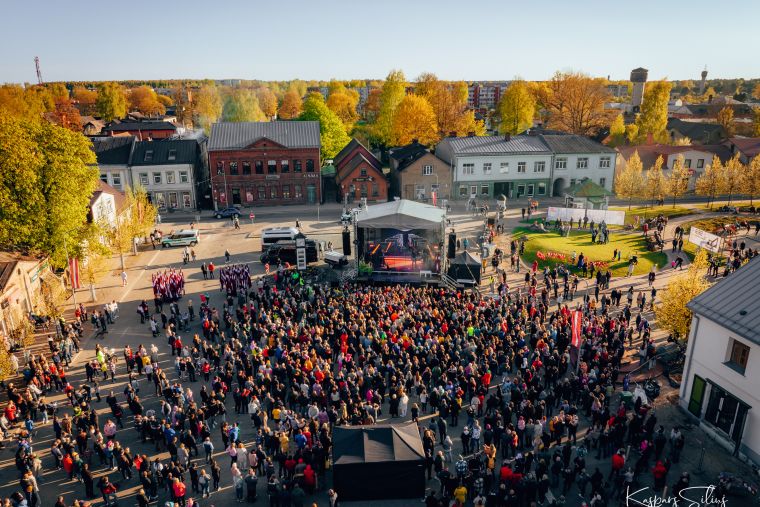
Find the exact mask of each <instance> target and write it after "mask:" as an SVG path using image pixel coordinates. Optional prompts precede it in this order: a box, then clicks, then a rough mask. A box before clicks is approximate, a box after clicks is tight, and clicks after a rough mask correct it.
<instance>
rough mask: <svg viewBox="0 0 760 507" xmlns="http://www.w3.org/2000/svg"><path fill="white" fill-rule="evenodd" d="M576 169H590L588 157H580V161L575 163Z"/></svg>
mask: <svg viewBox="0 0 760 507" xmlns="http://www.w3.org/2000/svg"><path fill="white" fill-rule="evenodd" d="M575 168H576V169H586V168H588V157H578V161H577V162H576V163H575Z"/></svg>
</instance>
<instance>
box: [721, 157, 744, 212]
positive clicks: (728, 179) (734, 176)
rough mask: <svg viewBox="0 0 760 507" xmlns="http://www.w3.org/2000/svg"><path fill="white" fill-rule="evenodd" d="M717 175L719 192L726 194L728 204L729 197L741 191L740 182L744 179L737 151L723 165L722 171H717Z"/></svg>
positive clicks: (742, 165) (729, 202)
mask: <svg viewBox="0 0 760 507" xmlns="http://www.w3.org/2000/svg"><path fill="white" fill-rule="evenodd" d="M718 176H719V180H718V181H719V187H718V188H719V193H720V194H723V195H728V205H729V206H730V205H731V198H732V197H733V196H734V194H738V193H741V192H739V189H741V188H742V182H743V181H744V180H745V177H744V164H742V162H741V160H739V154H738V153H737V154H736V155H734V156H733V158H731V160H729V161H728V162H726V163H725V164H724V165H723V167H722V171H720V173H718Z"/></svg>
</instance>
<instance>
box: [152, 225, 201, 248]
mask: <svg viewBox="0 0 760 507" xmlns="http://www.w3.org/2000/svg"><path fill="white" fill-rule="evenodd" d="M200 240H201V235H200V232H198V230H197V229H184V230H181V231H177V232H174V233H172V234H169V235H168V236H164V237H163V238H161V246H162V247H164V248H167V247H170V246H195V245H197V244H198V242H199V241H200Z"/></svg>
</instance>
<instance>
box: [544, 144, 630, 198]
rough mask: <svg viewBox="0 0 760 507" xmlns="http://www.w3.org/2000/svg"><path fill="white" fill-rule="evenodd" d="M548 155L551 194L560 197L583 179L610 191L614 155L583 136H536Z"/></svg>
mask: <svg viewBox="0 0 760 507" xmlns="http://www.w3.org/2000/svg"><path fill="white" fill-rule="evenodd" d="M539 136H540V137H541V139H542V140H543V141H544V142H545V143H546V144H547V146H549V149H550V150H551V152H552V156H553V160H552V172H551V175H552V190H551V195H553V196H561V195H563V192H564V190H565V189H567V188H568V187H571V186H573V185H575V184H576V183H577V182H580V181H581V180H583V179H584V178H589V179H591V180H592V181H593V182H594V183H597V184H598V185H599V186H601V187H603V188H604V189H605V190H609V191H612V184H613V180H614V179H615V162H616V161H615V159H616V157H617V152H616V151H615V150H614V149H612V148H609V147H607V146H605V145H603V144H601V143H597V142H596V141H593V140H591V139H589V138H587V137H584V136H579V135H575V134H560V135H556V134H554V135H550V134H539Z"/></svg>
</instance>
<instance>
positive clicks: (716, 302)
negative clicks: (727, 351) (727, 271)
mask: <svg viewBox="0 0 760 507" xmlns="http://www.w3.org/2000/svg"><path fill="white" fill-rule="evenodd" d="M758 280H760V258H757V257H756V258H754V259H752V260H751V261H749V263H747V264H746V265H745V266H743V267H741V268H739V269H738V270H737V271H736V272H734V273H733V274H732V275H730V276H729V277H728V278H725V279H723V280H721V281H719V282H718V283H716V284H715V285H713V286H712V287H710V288H709V289H707V290H706V291H704V292H703V293H702V294H700V295H699V296H697V297H695V298H694V299H692V300H691V301H690V302H689V303H688V304H687V305H686V306H687V307H688V308H689V309H690V310H691V311H693V312H694V313H696V314H697V315H700V316H703V317H705V318H707V319H710V320H711V321H713V322H715V323H716V324H719V325H720V326H723V327H725V328H726V329H728V330H729V331H733V332H734V333H736V334H738V335H739V336H741V337H742V338H746V339H747V340H751V341H752V342H754V343H756V344H758V345H760V298H758V297H757V281H758Z"/></svg>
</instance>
